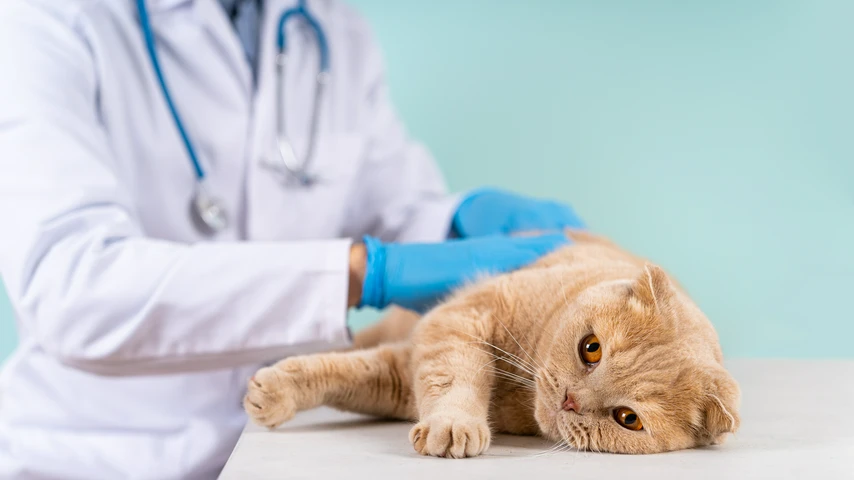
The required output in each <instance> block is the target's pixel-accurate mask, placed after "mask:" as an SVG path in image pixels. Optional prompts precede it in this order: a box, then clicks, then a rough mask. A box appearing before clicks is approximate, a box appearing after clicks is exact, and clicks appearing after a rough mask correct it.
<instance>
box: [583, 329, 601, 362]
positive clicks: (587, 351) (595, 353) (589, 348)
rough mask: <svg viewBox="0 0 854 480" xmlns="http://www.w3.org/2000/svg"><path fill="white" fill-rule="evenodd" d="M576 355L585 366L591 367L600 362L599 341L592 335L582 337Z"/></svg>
mask: <svg viewBox="0 0 854 480" xmlns="http://www.w3.org/2000/svg"><path fill="white" fill-rule="evenodd" d="M578 354H579V355H580V356H581V360H583V361H584V363H586V364H587V365H590V366H593V365H596V364H597V363H599V360H602V345H600V344H599V339H598V338H596V335H593V334H592V333H591V334H590V335H587V336H586V337H584V340H582V341H581V345H579V346H578Z"/></svg>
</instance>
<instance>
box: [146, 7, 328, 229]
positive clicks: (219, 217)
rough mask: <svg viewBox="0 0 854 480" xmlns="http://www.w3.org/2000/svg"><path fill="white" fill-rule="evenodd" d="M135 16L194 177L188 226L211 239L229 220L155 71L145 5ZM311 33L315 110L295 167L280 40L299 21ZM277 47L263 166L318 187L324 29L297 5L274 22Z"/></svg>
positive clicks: (325, 52) (324, 76) (283, 42)
mask: <svg viewBox="0 0 854 480" xmlns="http://www.w3.org/2000/svg"><path fill="white" fill-rule="evenodd" d="M136 6H137V10H138V11H139V22H140V25H141V27H142V34H143V36H144V38H145V45H146V47H147V49H148V56H149V58H150V59H151V65H152V68H153V69H154V73H155V74H156V76H157V80H158V82H159V83H160V90H161V91H162V92H163V97H164V98H165V100H166V104H167V105H168V107H169V112H170V113H171V114H172V119H173V120H174V121H175V127H176V128H177V129H178V133H179V134H180V135H181V140H182V142H183V143H184V149H185V150H186V151H187V156H188V157H189V158H190V163H192V166H193V171H194V173H195V175H196V191H195V193H194V195H193V199H192V201H191V202H190V216H191V218H192V219H193V224H194V225H195V226H196V228H197V229H198V230H199V231H200V232H202V233H203V234H205V235H212V234H214V233H217V232H219V231H222V230H224V229H225V228H226V227H228V221H229V220H228V214H227V211H226V209H225V206H224V204H223V202H222V200H220V199H218V198H216V197H214V196H212V195H211V194H210V193H209V191H208V189H207V187H206V184H205V180H206V175H205V170H204V169H203V168H202V165H201V163H199V158H198V155H197V154H196V149H195V147H194V146H193V142H192V141H191V140H190V137H189V135H188V134H187V130H186V129H185V128H184V122H183V121H182V120H181V116H180V114H179V113H178V109H177V108H176V107H175V103H174V102H173V101H172V96H171V94H170V93H169V88H168V87H167V86H166V80H165V79H164V77H163V71H162V70H161V69H160V61H159V59H158V56H157V49H156V48H155V44H154V33H153V32H152V29H151V22H150V20H149V17H148V9H147V8H146V6H145V0H137V2H136ZM299 17H302V19H303V20H304V21H305V23H306V24H307V25H308V26H309V27H310V28H311V30H312V31H313V33H314V35H315V37H316V39H317V48H318V52H319V54H320V65H319V67H318V71H317V77H316V82H317V88H316V89H315V91H314V105H313V107H312V113H311V124H310V130H309V141H308V146H307V150H306V154H305V157H304V158H303V160H302V162H300V161H299V157H298V156H297V153H296V150H295V149H294V146H293V143H292V142H291V140H290V138H289V137H288V136H287V133H286V132H285V109H284V103H285V67H286V64H287V37H286V35H285V25H286V24H287V22H288V20H290V19H291V18H299ZM277 28H278V30H277V32H278V34H277V37H276V45H277V47H278V53H277V54H276V84H277V88H276V145H277V147H278V152H279V158H278V159H276V160H273V161H271V160H265V161H264V166H266V167H268V168H270V169H272V170H274V171H276V172H278V173H280V174H282V175H284V176H285V177H288V178H292V179H294V180H296V181H297V182H298V184H299V185H301V186H306V187H307V186H311V185H313V184H314V183H316V181H317V177H316V176H315V175H312V174H311V173H310V171H309V168H310V167H311V161H312V159H313V158H314V151H315V146H316V139H317V128H318V117H319V112H320V109H319V106H320V103H321V97H322V95H323V91H324V88H325V86H326V84H327V83H328V81H329V46H328V44H327V43H326V35H325V34H324V33H323V29H322V28H321V27H320V24H319V23H318V22H317V19H315V18H314V16H313V15H312V14H311V12H309V11H308V8H307V6H306V0H299V2H298V3H297V6H296V7H292V8H289V9H287V10H285V11H284V12H283V13H282V15H281V16H280V17H279V22H278V24H277Z"/></svg>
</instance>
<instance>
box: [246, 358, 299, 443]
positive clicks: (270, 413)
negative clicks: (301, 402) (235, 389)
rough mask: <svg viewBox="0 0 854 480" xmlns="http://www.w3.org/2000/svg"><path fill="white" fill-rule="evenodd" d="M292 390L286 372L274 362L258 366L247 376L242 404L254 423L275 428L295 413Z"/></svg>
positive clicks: (292, 386)
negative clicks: (271, 364) (246, 388)
mask: <svg viewBox="0 0 854 480" xmlns="http://www.w3.org/2000/svg"><path fill="white" fill-rule="evenodd" d="M296 394H297V389H296V386H295V385H294V382H293V379H292V378H290V374H289V373H287V372H286V371H284V370H283V369H281V368H277V367H276V366H273V367H267V368H262V369H260V370H258V371H257V372H256V373H255V375H254V376H252V378H251V379H250V380H249V388H248V390H247V392H246V396H245V397H244V398H243V408H244V409H245V410H246V413H247V414H248V415H249V418H251V419H252V421H253V422H255V423H256V424H258V425H261V426H264V427H267V428H275V427H277V426H279V425H281V424H282V423H284V422H287V421H288V420H290V419H291V418H293V417H294V415H296V412H297V402H296V398H295V395H296Z"/></svg>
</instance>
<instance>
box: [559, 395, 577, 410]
mask: <svg viewBox="0 0 854 480" xmlns="http://www.w3.org/2000/svg"><path fill="white" fill-rule="evenodd" d="M561 408H563V409H564V410H566V411H567V412H568V411H570V410H572V411H573V412H575V413H581V406H580V405H579V404H578V402H576V401H575V397H574V396H573V395H572V394H571V393H569V392H567V394H566V397H565V398H564V399H563V405H562V407H561Z"/></svg>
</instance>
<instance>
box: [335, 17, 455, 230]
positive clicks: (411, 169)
mask: <svg viewBox="0 0 854 480" xmlns="http://www.w3.org/2000/svg"><path fill="white" fill-rule="evenodd" d="M361 31H362V32H363V35H362V39H363V42H362V43H361V44H360V45H359V46H358V48H360V49H363V50H364V52H363V53H362V56H363V58H364V59H365V64H364V72H365V73H364V76H363V82H362V88H361V98H362V110H361V112H362V114H361V117H362V118H363V120H362V122H361V124H362V125H364V128H365V130H364V131H365V135H366V140H367V148H366V158H365V159H364V161H363V162H362V167H361V169H360V171H359V182H357V184H358V185H359V188H358V189H357V190H356V192H355V194H354V198H353V199H352V201H351V203H350V206H351V209H352V211H353V213H352V214H351V215H348V218H350V219H351V220H350V224H349V225H348V229H349V231H348V232H347V233H348V234H349V235H351V236H354V237H355V236H358V235H360V234H363V233H368V234H371V235H374V236H377V237H379V238H381V239H383V240H385V241H398V242H415V241H417V242H435V241H441V240H444V239H446V238H447V237H448V234H449V231H450V224H451V219H452V217H453V214H454V212H455V211H456V208H457V206H458V203H459V198H458V196H456V195H449V194H448V191H447V187H446V185H445V181H444V178H443V176H442V173H441V172H440V170H439V168H438V166H437V165H436V162H435V160H434V159H433V157H432V155H431V154H430V152H429V151H428V150H427V149H426V148H425V147H424V146H423V145H422V144H421V143H419V142H417V141H415V140H413V139H412V138H410V137H409V135H408V133H407V131H406V129H405V127H404V125H403V123H402V122H401V120H400V118H399V117H398V115H397V113H396V111H395V109H394V106H393V104H392V100H391V98H390V95H389V89H388V84H387V82H386V78H385V66H384V61H383V58H382V54H381V51H380V49H379V47H378V45H377V44H376V42H375V41H374V39H373V36H372V35H371V33H370V29H369V28H368V26H367V24H365V23H364V22H362V28H361Z"/></svg>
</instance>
